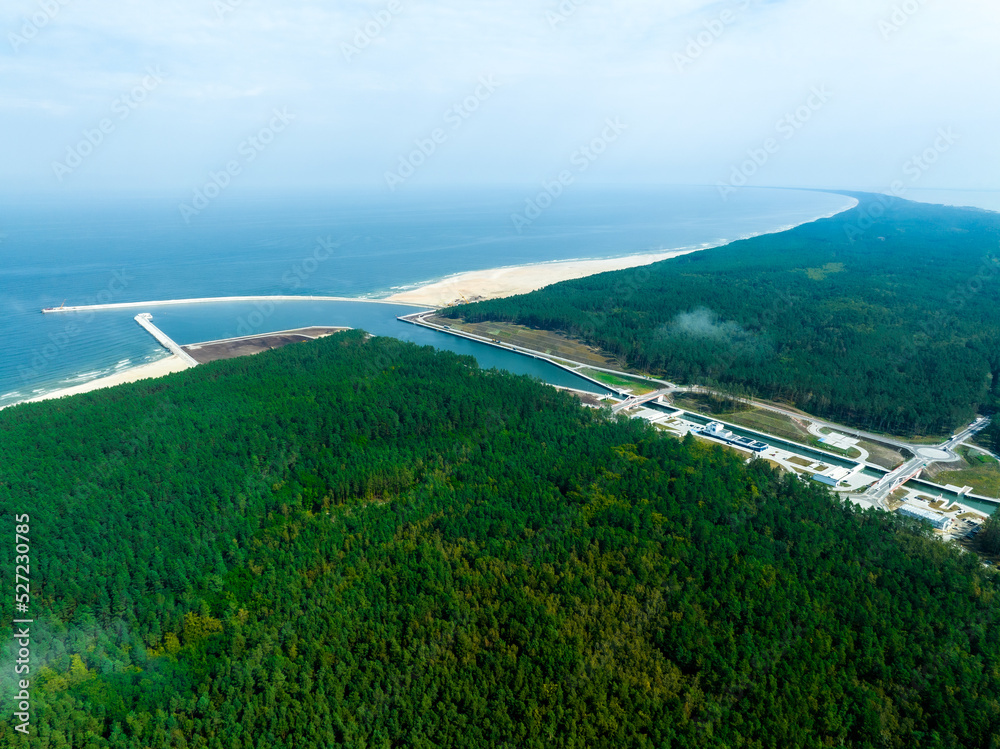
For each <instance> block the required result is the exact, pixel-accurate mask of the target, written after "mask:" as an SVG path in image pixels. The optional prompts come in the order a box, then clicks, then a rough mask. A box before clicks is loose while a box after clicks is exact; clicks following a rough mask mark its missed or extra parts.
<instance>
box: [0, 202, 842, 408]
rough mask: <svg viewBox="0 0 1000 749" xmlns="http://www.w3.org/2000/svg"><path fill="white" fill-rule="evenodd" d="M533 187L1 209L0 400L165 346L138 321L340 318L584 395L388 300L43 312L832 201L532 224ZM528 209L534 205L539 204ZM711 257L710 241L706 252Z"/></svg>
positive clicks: (749, 232) (554, 212) (636, 245)
mask: <svg viewBox="0 0 1000 749" xmlns="http://www.w3.org/2000/svg"><path fill="white" fill-rule="evenodd" d="M533 196H534V192H533V191H527V192H525V191H516V190H508V191H500V190H493V191H465V192H461V193H459V192H445V191H441V192H433V193H430V192H428V193H422V194H420V195H417V196H407V197H400V196H387V195H374V194H355V193H343V192H341V193H316V192H314V193H305V192H303V193H298V194H289V193H285V194H283V195H280V196H272V195H264V194H256V195H254V194H233V195H229V194H225V195H223V196H222V197H220V198H219V199H217V200H216V201H214V202H212V203H211V204H210V205H208V206H207V207H206V208H205V209H204V210H203V211H202V212H201V213H199V214H198V215H196V216H189V217H188V220H185V219H184V218H183V217H182V216H181V214H180V213H179V211H178V209H177V202H176V200H175V199H171V197H170V196H163V195H153V194H147V195H93V196H62V197H59V198H58V199H32V198H16V199H11V198H8V199H5V200H3V201H2V203H0V345H2V348H0V351H2V354H0V406H4V405H9V404H12V403H16V402H18V401H21V400H25V399H27V398H30V397H33V396H35V395H40V394H43V393H45V392H48V391H51V390H56V389H60V388H65V387H68V386H71V385H75V384H80V383H83V382H86V381H89V380H91V379H94V378H97V377H101V376H105V375H108V374H112V373H114V372H116V371H120V370H121V369H124V368H126V367H130V366H135V365H139V364H143V363H147V362H150V361H154V360H156V359H159V358H162V357H164V356H166V355H167V352H166V351H165V350H164V349H163V348H162V347H160V346H159V344H157V343H156V342H155V341H154V340H153V339H152V337H151V336H149V334H148V333H146V332H145V331H144V330H143V329H142V328H140V327H139V326H138V325H137V324H136V323H135V321H134V320H133V318H134V316H135V315H136V314H137V313H138V312H141V311H149V312H151V313H152V314H153V316H154V323H155V324H156V325H158V326H159V327H160V328H161V329H162V330H163V331H164V332H165V333H167V335H169V336H171V337H173V338H174V340H176V341H177V342H178V343H181V344H187V343H195V342H198V341H203V340H212V339H218V338H224V337H228V336H233V335H239V334H241V333H242V332H245V328H244V329H241V325H240V323H241V321H247V320H249V319H251V316H252V319H253V321H254V322H256V323H258V324H256V325H255V326H253V332H255V333H256V332H266V331H273V330H284V329H289V328H294V327H301V326H306V325H345V326H349V327H354V328H364V329H366V330H368V331H369V332H372V333H375V334H377V335H392V336H396V337H398V338H402V339H405V340H412V341H415V342H418V343H426V344H431V345H434V346H436V347H438V348H442V349H449V350H453V351H458V352H460V353H467V354H472V355H474V356H476V358H477V359H478V360H479V361H480V364H481V365H483V366H487V367H490V366H497V367H503V368H506V369H509V370H511V371H514V372H517V373H523V374H533V375H535V376H537V377H540V378H541V379H544V380H546V381H548V382H552V383H553V384H559V385H568V386H577V387H582V388H584V389H593V388H592V387H590V386H587V385H585V384H584V382H585V381H584V380H582V379H580V378H577V377H575V376H573V375H571V374H569V373H567V372H565V371H563V370H560V369H558V368H557V367H554V366H552V365H548V364H544V363H541V362H535V361H533V360H530V359H526V358H525V357H522V356H519V355H516V354H512V353H507V352H503V351H500V350H497V349H494V348H491V347H488V346H485V345H480V344H476V343H473V342H469V341H462V340H456V339H455V337H453V336H449V335H447V334H443V333H436V332H434V331H429V330H424V329H419V328H417V327H415V326H412V325H408V324H406V323H402V322H399V321H398V320H397V319H396V317H397V316H398V315H400V314H403V313H405V312H410V311H414V310H413V309H412V308H400V307H398V306H396V305H373V304H344V303H332V302H331V303H308V302H289V303H284V304H282V305H279V306H277V307H274V308H271V307H268V306H266V305H265V306H264V307H263V308H262V307H260V306H259V305H255V304H253V303H250V304H243V305H233V304H201V305H195V306H190V307H173V308H156V307H155V306H150V307H149V309H148V310H147V309H127V310H101V311H92V312H86V313H60V314H48V315H43V314H41V313H40V311H41V309H42V308H43V307H51V306H58V305H59V304H61V303H62V302H63V300H66V304H67V305H85V304H94V303H109V302H111V303H113V302H133V301H154V300H165V299H184V298H200V297H217V296H241V295H272V294H274V295H329V296H346V297H359V298H379V297H384V296H387V295H389V294H391V293H393V292H394V291H398V290H401V289H408V288H413V287H414V286H417V285H419V284H422V283H426V282H429V281H433V280H436V279H439V278H442V277H444V276H447V275H450V274H453V273H458V272H462V271H470V270H481V269H486V268H494V267H501V266H510V265H521V264H526V263H535V262H542V261H552V260H569V259H582V258H606V257H616V256H622V255H630V254H636V253H645V252H650V251H657V250H668V249H680V248H692V247H695V248H697V247H709V246H715V245H718V244H721V243H725V242H727V241H731V240H736V239H740V238H744V237H748V236H753V235H757V234H763V233H769V232H774V231H779V230H782V229H787V228H789V227H791V226H795V225H798V224H802V223H805V222H808V221H812V220H814V219H816V218H819V217H822V216H828V215H832V214H834V213H836V212H839V211H841V210H844V209H846V208H848V207H850V206H851V205H853V204H854V201H853V199H851V198H847V197H845V196H842V195H837V194H831V193H823V192H816V191H797V190H751V189H747V190H743V191H740V192H738V193H736V194H735V195H730V196H729V197H728V199H727V200H721V199H720V197H719V194H718V192H717V191H716V190H715V189H714V188H710V187H678V188H669V189H665V188H661V189H631V190H605V191H595V190H582V189H581V190H576V191H573V192H567V193H566V194H564V195H562V196H559V197H558V198H557V199H555V200H554V201H552V204H551V205H550V206H548V207H545V209H544V210H541V211H540V212H539V214H538V215H537V217H536V218H534V219H533V220H532V223H530V224H529V225H527V226H523V225H521V226H518V225H515V222H514V221H512V219H511V217H512V215H513V214H515V213H520V214H522V215H523V214H524V212H525V208H526V206H527V203H526V201H527V200H528V199H530V198H532V197H533ZM533 214H534V212H532V214H531V215H533ZM709 251H710V250H709Z"/></svg>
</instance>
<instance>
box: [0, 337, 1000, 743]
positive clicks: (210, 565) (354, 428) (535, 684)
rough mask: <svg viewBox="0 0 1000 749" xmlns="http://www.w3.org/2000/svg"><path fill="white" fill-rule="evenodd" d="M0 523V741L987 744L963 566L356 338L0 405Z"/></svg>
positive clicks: (984, 662)
mask: <svg viewBox="0 0 1000 749" xmlns="http://www.w3.org/2000/svg"><path fill="white" fill-rule="evenodd" d="M0 506H2V509H3V514H4V517H6V518H8V521H9V523H10V525H9V528H8V531H9V533H10V537H11V538H12V539H13V534H14V527H15V526H14V524H13V523H14V521H13V516H14V515H18V514H22V513H25V514H30V533H29V535H30V539H31V578H32V602H31V610H30V614H31V615H32V616H33V617H34V619H35V623H34V624H33V625H32V637H33V639H32V645H31V647H32V661H31V662H32V671H31V675H30V678H31V713H32V722H31V732H32V733H31V737H30V738H29V739H27V740H25V739H24V738H23V737H22V736H21V735H20V734H19V733H17V732H16V731H15V730H14V725H15V721H13V720H11V719H10V718H9V714H10V711H8V715H7V716H5V719H4V720H3V721H2V722H0V747H23V746H32V747H45V748H46V749H62V748H63V747H80V748H86V749H101V748H104V747H110V748H114V749H119V748H124V747H136V748H139V747H157V748H160V747H209V748H211V749H244V748H245V749H250V748H260V749H264V748H265V747H267V748H268V749H271V748H272V747H273V748H279V749H280V748H282V747H338V746H342V747H358V748H360V747H371V748H375V747H379V748H381V747H404V746H405V747H425V748H428V749H429V748H430V747H482V748H483V749H486V748H487V747H489V748H490V749H493V748H496V747H510V748H511V749H513V748H514V747H517V748H518V749H521V748H523V747H546V748H549V747H581V748H582V747H616V748H618V747H649V748H651V749H652V748H653V747H656V748H657V749H660V748H663V747H760V748H764V747H782V748H784V747H800V746H802V747H805V746H816V747H819V746H852V747H873V748H874V747H966V748H968V747H982V748H983V749H997V748H998V747H1000V702H998V699H997V695H998V694H1000V670H998V669H997V664H998V663H1000V626H998V625H1000V622H998V618H1000V616H998V611H1000V608H998V605H997V604H998V598H997V579H996V575H995V573H993V572H992V571H989V570H984V569H982V568H981V566H980V565H979V564H978V562H977V561H976V559H975V558H974V557H973V556H972V555H970V554H962V553H960V552H958V551H957V550H956V549H954V548H951V547H948V546H945V545H944V544H942V543H940V542H939V541H937V540H935V539H933V538H932V537H931V534H930V530H929V528H928V527H926V526H924V525H921V524H920V523H918V522H916V521H910V520H906V519H901V518H897V517H894V516H892V515H889V514H885V513H881V512H877V511H874V510H870V511H866V512H862V511H860V510H858V509H856V508H854V507H852V506H851V505H848V504H845V503H842V502H840V501H839V500H838V499H836V498H834V497H833V496H832V495H830V494H828V493H827V492H826V491H825V490H823V489H822V488H821V487H818V485H810V484H806V483H804V482H802V481H801V480H800V479H798V478H797V477H793V476H790V475H781V474H779V473H777V472H776V471H774V470H773V469H771V468H770V467H769V466H768V465H767V464H766V463H765V462H763V461H759V460H757V461H753V462H750V463H746V462H745V457H744V456H739V455H736V454H735V453H732V452H729V451H726V450H724V449H723V448H720V447H713V446H708V445H706V444H703V443H699V442H696V441H694V440H693V439H692V438H690V437H689V438H687V439H685V440H684V441H679V440H676V439H673V438H670V437H666V436H663V435H661V434H660V433H658V432H656V431H655V430H654V429H653V428H652V427H650V426H649V425H648V424H645V423H644V422H640V421H639V420H635V421H630V420H628V419H626V418H625V417H623V416H617V417H614V416H611V415H610V413H609V412H607V411H598V410H594V409H586V408H582V407H581V406H580V405H579V403H578V402H577V401H576V400H575V399H574V398H573V397H571V396H570V395H568V394H565V393H561V392H558V391H556V390H554V389H553V388H550V387H548V386H545V385H542V384H540V383H537V382H534V381H531V380H529V379H527V378H522V377H515V376H512V375H509V374H506V373H502V372H497V371H482V370H480V369H478V368H477V367H476V365H475V362H474V361H473V360H472V359H470V358H467V357H458V356H455V355H452V354H447V353H439V352H435V351H433V350H432V349H430V348H419V347H416V346H413V345H411V344H404V343H400V342H399V341H396V340H393V339H389V338H370V337H366V336H365V335H364V334H362V333H361V332H360V331H353V332H348V333H343V334H338V335H336V336H332V337H330V338H326V339H323V340H319V341H315V342H311V343H304V344H295V345H292V346H289V347H287V348H285V349H282V350H279V351H272V352H268V353H264V354H261V355H258V356H254V357H247V358H244V359H236V360H231V361H222V362H215V363H212V364H207V365H203V366H200V367H198V368H196V369H193V370H189V371H186V372H183V373H180V374H176V375H171V376H169V377H166V378H163V379H160V380H155V381H146V382H140V383H135V384H132V385H126V386H121V387H119V388H114V389H110V390H105V391H98V392H94V393H90V394H86V395H82V396H76V397H74V398H72V399H67V400H61V401H54V402H48V403H37V404H25V405H21V406H17V407H14V408H11V409H7V410H5V411H3V412H0ZM7 548H8V549H9V550H10V551H8V552H7V553H8V554H10V555H11V556H10V558H7V559H5V562H6V565H7V569H11V570H12V569H13V562H14V559H13V553H14V551H13V549H14V544H13V543H11V544H8V546H7ZM8 579H9V578H8ZM8 621H9V620H8ZM9 635H10V629H9V627H8V628H6V629H5V630H4V631H0V636H3V637H4V638H5V641H7V642H8V643H10V642H12V640H11V638H10V637H9ZM3 668H4V673H5V678H4V679H3V680H2V681H0V688H2V689H3V694H2V695H0V696H2V698H3V700H4V704H5V705H11V704H13V703H12V696H13V691H12V682H11V681H10V679H9V676H8V675H9V674H12V673H13V671H12V668H11V658H10V656H9V655H8V660H7V661H6V662H5V665H4V666H3Z"/></svg>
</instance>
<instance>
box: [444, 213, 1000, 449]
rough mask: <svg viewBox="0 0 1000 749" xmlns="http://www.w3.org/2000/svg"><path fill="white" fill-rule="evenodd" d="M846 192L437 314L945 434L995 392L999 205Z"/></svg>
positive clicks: (999, 367) (894, 426) (812, 408)
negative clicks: (830, 203) (508, 326)
mask: <svg viewBox="0 0 1000 749" xmlns="http://www.w3.org/2000/svg"><path fill="white" fill-rule="evenodd" d="M855 197H857V198H858V199H859V201H860V204H859V206H858V207H857V208H855V209H853V210H850V211H847V212H845V213H842V214H839V215H838V216H835V217H833V218H830V219H825V220H822V221H817V222H814V223H812V224H807V225H804V226H801V227H798V228H796V229H793V230H791V231H787V232H784V233H781V234H776V235H768V236H763V237H756V238H753V239H748V240H745V241H740V242H734V243H733V244H731V245H728V246H726V247H721V248H716V249H711V250H708V251H704V252H698V253H694V254H692V255H687V256H683V257H680V258H675V259H672V260H668V261H665V262H661V263H657V264H655V265H651V266H647V267H645V268H639V269H631V270H627V271H618V272H612V273H604V274H601V275H598V276H592V277H589V278H582V279H578V280H574V281H566V282H563V283H560V284H555V285H553V286H549V287H546V288H544V289H541V290H539V291H536V292H534V293H531V294H526V295H522V296H516V297H511V298H508V299H500V300H493V301H486V302H478V303H475V304H471V305H462V306H457V307H454V308H451V309H449V310H447V311H445V313H444V314H446V315H449V316H452V317H456V318H458V317H461V318H464V319H466V320H470V321H473V322H481V321H485V320H498V321H507V322H514V323H519V324H522V325H528V326H532V327H537V328H545V329H550V330H559V331H564V332H566V333H568V334H570V335H571V336H577V337H580V338H582V339H584V340H586V341H587V342H588V343H592V344H596V345H599V346H601V347H602V348H603V349H604V350H605V351H606V352H608V353H609V354H611V355H613V356H615V357H619V358H620V359H623V360H625V361H627V363H628V364H629V365H630V366H632V367H635V368H637V369H640V370H646V371H650V372H653V373H656V374H659V375H662V376H666V377H670V378H675V379H680V380H682V381H686V382H690V383H699V384H704V385H710V386H712V385H716V386H717V385H724V384H739V385H741V386H744V387H747V388H749V389H751V390H752V391H753V392H754V393H756V394H757V395H758V396H761V397H764V398H770V399H776V400H782V401H787V402H789V403H791V404H794V405H795V406H797V407H799V408H802V409H804V410H806V411H808V412H810V413H813V414H816V415H819V416H823V417H827V418H831V419H835V420H837V421H840V422H844V423H849V424H852V425H855V426H860V427H864V428H868V429H874V430H880V431H886V432H892V433H897V434H909V435H912V434H947V433H949V432H950V431H951V430H952V429H954V428H956V427H958V426H960V425H962V424H965V423H968V422H970V421H971V420H972V419H973V417H974V416H975V414H976V412H977V411H978V410H980V409H983V408H993V407H996V405H997V403H998V400H1000V251H998V250H1000V215H997V214H994V213H989V212H986V211H975V210H968V209H959V208H948V207H943V206H930V205H923V204H918V203H912V202H909V201H905V200H899V199H892V198H887V197H885V196H878V197H876V196H872V195H865V194H861V195H856V196H855Z"/></svg>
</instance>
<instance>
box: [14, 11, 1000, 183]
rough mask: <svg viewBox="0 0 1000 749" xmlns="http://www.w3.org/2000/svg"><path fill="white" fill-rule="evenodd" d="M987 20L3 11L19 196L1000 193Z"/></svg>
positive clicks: (867, 14)
mask: <svg viewBox="0 0 1000 749" xmlns="http://www.w3.org/2000/svg"><path fill="white" fill-rule="evenodd" d="M998 22H1000V5H998V4H997V3H995V2H986V1H985V0H948V2H944V0H905V2H903V1H900V0H825V1H822V2H821V1H820V0H731V1H726V2H704V1H703V0H676V1H669V0H667V1H664V0H657V1H655V2H654V1H652V0H603V1H601V2H599V1H598V0H563V1H562V2H559V1H558V0H386V1H384V2H383V1H382V0H377V1H375V2H360V1H354V2H351V1H347V2H332V3H325V4H320V3H312V2H302V1H301V0H283V1H282V2H276V1H275V0H270V1H269V0H156V2H153V1H152V0H113V1H112V0H87V1H86V2H84V0H7V1H6V2H4V3H3V6H2V9H0V33H2V38H0V69H2V74H0V80H2V81H3V85H2V88H0V142H2V143H3V144H4V145H3V159H2V160H0V178H2V182H3V184H4V185H5V187H7V188H8V189H14V190H25V191H43V192H48V191H53V192H74V191H94V190H101V189H128V190H133V189H169V190H178V191H184V190H187V191H194V190H197V189H199V187H200V186H204V185H206V184H209V183H211V182H213V181H214V182H215V183H216V184H219V185H221V184H223V183H225V184H226V186H227V187H230V186H233V185H238V186H240V187H242V188H261V187H274V188H280V189H291V188H328V187H329V188H340V187H351V188H353V187H357V188H370V189H375V190H381V191H384V192H385V193H386V194H392V193H400V192H405V191H414V190H419V189H421V188H422V187H433V186H442V185H444V186H487V185H518V186H521V185H543V184H549V185H553V184H555V183H556V182H558V181H559V180H560V175H567V174H571V175H573V176H574V178H575V179H577V180H578V181H587V182H588V183H590V184H593V185H637V184H638V185H647V184H650V185H659V184H663V185H676V184H708V185H717V186H719V188H720V190H721V189H724V188H725V187H726V186H727V185H728V186H732V187H743V186H760V187H763V186H789V187H825V188H853V189H865V190H877V191H891V190H892V189H893V186H894V185H896V186H899V185H903V186H905V187H907V188H914V189H918V188H919V189H974V190H998V189H1000V177H998V176H997V175H998V169H997V167H998V165H1000V141H998V139H997V137H996V127H997V122H998V121H1000V117H998V115H1000V97H997V96H996V75H997V71H1000V45H998V44H997V43H996V39H997V36H998V34H997V32H998V28H1000V23H998Z"/></svg>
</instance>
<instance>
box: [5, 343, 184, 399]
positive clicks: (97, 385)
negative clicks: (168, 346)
mask: <svg viewBox="0 0 1000 749" xmlns="http://www.w3.org/2000/svg"><path fill="white" fill-rule="evenodd" d="M189 366H190V365H188V364H187V363H186V362H184V361H183V360H182V359H181V358H180V357H179V356H173V355H172V356H168V357H166V358H165V359H160V360H159V361H155V362H150V363H149V364H143V365H141V366H138V367H131V368H129V369H124V370H122V371H121V372H117V373H115V374H113V375H108V376H107V377H98V378H97V379H96V380H90V381H89V382H84V383H82V384H80V385H74V386H73V387H68V388H64V389H62V390H54V391H52V392H51V393H46V394H45V395H39V396H38V397H36V398H29V399H28V400H26V401H21V402H22V403H35V402H37V401H46V400H52V399H54V398H62V397H64V396H67V395H79V394H80V393H89V392H91V391H92V390H100V389H101V388H108V387H114V386H115V385H124V384H125V383H127V382H138V381H139V380H149V379H153V378H154V377H163V376H164V375H168V374H172V373H173V372H181V371H183V370H185V369H188V368H189ZM11 405H17V404H11ZM4 408H10V406H4Z"/></svg>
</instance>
